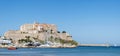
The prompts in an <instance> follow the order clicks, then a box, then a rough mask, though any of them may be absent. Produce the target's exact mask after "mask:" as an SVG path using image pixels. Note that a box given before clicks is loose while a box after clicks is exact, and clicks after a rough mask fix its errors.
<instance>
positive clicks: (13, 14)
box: [0, 0, 120, 45]
mask: <svg viewBox="0 0 120 56" xmlns="http://www.w3.org/2000/svg"><path fill="white" fill-rule="evenodd" d="M34 21H36V22H39V23H48V24H56V25H57V26H58V30H59V31H64V30H65V31H66V32H68V33H70V34H71V35H72V36H73V37H72V38H73V39H74V40H76V41H77V42H79V43H83V44H99V43H100V44H102V43H110V44H118V45H120V0H0V35H3V34H4V33H5V32H6V31H8V30H19V27H20V26H21V25H22V24H26V23H31V24H32V23H33V22H34Z"/></svg>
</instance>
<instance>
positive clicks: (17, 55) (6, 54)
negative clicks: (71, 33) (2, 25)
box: [0, 47, 120, 56]
mask: <svg viewBox="0 0 120 56" xmlns="http://www.w3.org/2000/svg"><path fill="white" fill-rule="evenodd" d="M0 56H120V47H77V48H19V49H17V50H7V49H6V48H1V49H0Z"/></svg>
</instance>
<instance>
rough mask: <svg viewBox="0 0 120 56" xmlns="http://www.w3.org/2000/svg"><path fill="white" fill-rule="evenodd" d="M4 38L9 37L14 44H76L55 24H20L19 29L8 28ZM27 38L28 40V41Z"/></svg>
mask: <svg viewBox="0 0 120 56" xmlns="http://www.w3.org/2000/svg"><path fill="white" fill-rule="evenodd" d="M4 36H5V38H6V39H11V40H12V42H13V43H14V44H15V45H19V44H20V43H27V42H40V43H45V42H47V41H50V42H52V43H60V44H64V43H67V44H69V45H74V44H75V45H77V42H75V41H74V40H73V39H72V36H71V35H70V34H68V33H66V32H65V31H63V32H60V31H58V29H57V26H56V25H55V24H39V23H33V24H24V25H22V26H20V30H10V31H7V32H5V34H4ZM25 39H27V40H26V41H25ZM28 40H29V41H28Z"/></svg>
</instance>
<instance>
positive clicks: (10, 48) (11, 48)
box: [8, 46, 18, 50]
mask: <svg viewBox="0 0 120 56" xmlns="http://www.w3.org/2000/svg"><path fill="white" fill-rule="evenodd" d="M17 49H18V48H17V47H14V46H10V47H8V50H17Z"/></svg>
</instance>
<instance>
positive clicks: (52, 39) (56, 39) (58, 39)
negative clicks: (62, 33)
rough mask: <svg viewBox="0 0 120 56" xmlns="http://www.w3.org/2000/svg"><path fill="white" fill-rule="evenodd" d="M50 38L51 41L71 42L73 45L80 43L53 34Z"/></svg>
mask: <svg viewBox="0 0 120 56" xmlns="http://www.w3.org/2000/svg"><path fill="white" fill-rule="evenodd" d="M48 40H49V41H51V42H57V43H61V44H71V45H76V46H77V45H78V43H77V42H76V41H74V40H64V39H61V38H58V37H56V38H54V37H53V36H51V37H50V38H49V39H48Z"/></svg>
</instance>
